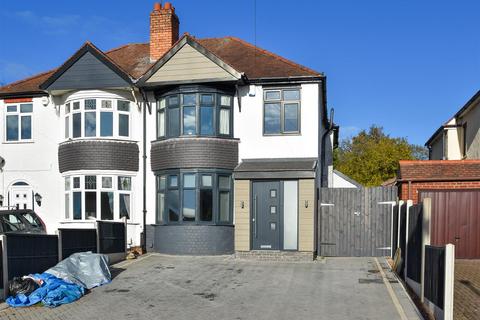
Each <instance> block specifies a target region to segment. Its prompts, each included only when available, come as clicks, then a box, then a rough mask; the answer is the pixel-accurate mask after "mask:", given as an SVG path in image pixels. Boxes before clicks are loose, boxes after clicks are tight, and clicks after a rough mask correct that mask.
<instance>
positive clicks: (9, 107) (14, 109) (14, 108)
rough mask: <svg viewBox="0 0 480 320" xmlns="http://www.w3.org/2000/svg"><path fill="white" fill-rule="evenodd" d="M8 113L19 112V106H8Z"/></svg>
mask: <svg viewBox="0 0 480 320" xmlns="http://www.w3.org/2000/svg"><path fill="white" fill-rule="evenodd" d="M7 112H17V106H7Z"/></svg>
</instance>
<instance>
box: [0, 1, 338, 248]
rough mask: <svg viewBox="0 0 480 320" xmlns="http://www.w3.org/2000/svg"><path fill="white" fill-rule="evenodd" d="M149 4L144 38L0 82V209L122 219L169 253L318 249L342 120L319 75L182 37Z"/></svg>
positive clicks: (236, 45)
mask: <svg viewBox="0 0 480 320" xmlns="http://www.w3.org/2000/svg"><path fill="white" fill-rule="evenodd" d="M179 25H180V22H179V18H178V16H177V13H176V12H175V8H174V7H173V6H172V5H171V4H170V3H165V4H164V5H163V6H162V5H161V4H158V3H157V4H155V6H154V9H153V11H152V12H151V14H150V42H149V43H137V44H126V45H124V46H121V47H118V48H115V49H111V50H108V51H102V50H100V49H99V48H97V47H96V46H95V45H94V44H92V43H90V42H86V43H85V44H83V45H82V46H81V48H80V49H79V50H78V51H77V52H75V53H74V54H73V55H72V56H71V57H70V58H68V59H67V60H66V61H65V62H64V63H63V64H62V65H61V66H59V67H58V68H55V69H53V70H50V71H47V72H44V73H41V74H38V75H35V76H33V77H30V78H27V79H23V80H20V81H17V82H14V83H11V84H8V85H6V86H4V87H1V88H0V108H1V110H2V112H3V115H2V116H3V120H4V121H1V122H0V126H3V128H2V130H1V131H0V132H1V136H2V138H1V139H2V149H1V152H0V154H1V157H2V158H4V160H5V167H4V168H3V170H2V171H1V172H0V195H2V196H3V205H5V206H14V207H21V208H33V209H34V210H35V211H37V212H38V214H39V216H40V217H41V218H42V219H43V220H44V221H45V223H46V225H47V228H48V231H49V232H54V231H55V230H56V229H57V228H59V227H63V228H65V227H71V228H83V227H89V226H91V225H92V222H93V221H95V220H97V219H101V220H120V219H122V218H123V217H126V218H127V219H128V228H127V230H128V238H129V244H130V245H132V246H136V245H140V244H142V238H141V236H142V235H144V236H145V239H146V240H145V242H144V243H143V244H144V245H145V246H146V248H147V250H149V251H156V252H163V253H172V254H222V253H230V252H233V251H234V250H236V251H239V252H247V251H250V250H293V251H299V252H302V253H306V254H310V255H311V254H313V253H314V252H315V245H314V242H315V235H316V230H315V229H316V227H315V221H316V220H315V219H316V218H315V212H316V210H317V200H318V194H319V192H318V188H319V187H321V186H328V185H329V183H331V181H330V182H329V181H328V180H329V178H330V176H329V175H328V172H329V171H328V170H329V168H330V170H331V166H332V149H333V143H332V141H335V138H333V137H332V136H333V135H335V132H337V131H338V127H337V126H334V125H333V124H332V123H329V121H328V117H327V108H326V82H325V80H326V79H325V76H324V74H322V73H320V72H317V71H314V70H312V69H309V68H307V67H304V66H301V65H299V64H297V63H294V62H292V61H290V60H287V59H285V58H283V57H280V56H278V55H276V54H274V53H271V52H268V51H266V50H263V49H260V48H258V47H256V46H254V45H251V44H249V43H247V42H245V41H243V40H241V39H238V38H234V37H220V38H208V39H198V38H195V37H194V36H191V35H189V34H184V35H183V36H180V35H179Z"/></svg>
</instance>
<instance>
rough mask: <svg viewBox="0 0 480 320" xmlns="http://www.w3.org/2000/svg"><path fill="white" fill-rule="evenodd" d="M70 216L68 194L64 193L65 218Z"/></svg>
mask: <svg viewBox="0 0 480 320" xmlns="http://www.w3.org/2000/svg"><path fill="white" fill-rule="evenodd" d="M69 218H70V194H69V193H67V194H65V219H69Z"/></svg>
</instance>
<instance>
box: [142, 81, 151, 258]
mask: <svg viewBox="0 0 480 320" xmlns="http://www.w3.org/2000/svg"><path fill="white" fill-rule="evenodd" d="M140 92H141V94H142V98H143V137H142V148H143V156H142V158H143V159H142V160H143V164H142V165H143V232H142V253H144V254H145V253H146V252H147V228H146V227H147V105H148V109H149V110H151V109H150V106H149V103H148V99H147V96H146V94H145V91H143V90H142V89H140Z"/></svg>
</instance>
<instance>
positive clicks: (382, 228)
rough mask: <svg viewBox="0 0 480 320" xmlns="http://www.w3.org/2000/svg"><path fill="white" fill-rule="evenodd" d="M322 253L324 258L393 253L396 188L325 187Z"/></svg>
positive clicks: (320, 245)
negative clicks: (393, 204) (392, 203)
mask: <svg viewBox="0 0 480 320" xmlns="http://www.w3.org/2000/svg"><path fill="white" fill-rule="evenodd" d="M320 193H321V195H320V196H321V197H320V199H321V203H322V205H321V206H320V209H319V211H320V217H319V219H318V222H319V227H318V230H319V239H320V241H319V244H318V246H319V247H318V252H319V254H320V255H323V256H346V257H349V256H357V257H375V256H385V255H389V254H390V248H391V245H392V244H391V236H392V233H391V228H392V225H391V224H392V206H391V204H388V203H387V204H386V202H392V201H395V200H396V199H397V188H396V187H376V188H359V189H353V188H352V189H347V188H321V190H320Z"/></svg>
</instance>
